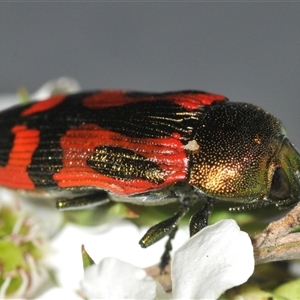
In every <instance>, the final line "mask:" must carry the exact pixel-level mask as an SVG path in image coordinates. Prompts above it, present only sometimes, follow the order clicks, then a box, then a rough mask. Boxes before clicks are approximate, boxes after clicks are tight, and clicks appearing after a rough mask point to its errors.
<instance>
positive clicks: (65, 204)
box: [56, 191, 110, 211]
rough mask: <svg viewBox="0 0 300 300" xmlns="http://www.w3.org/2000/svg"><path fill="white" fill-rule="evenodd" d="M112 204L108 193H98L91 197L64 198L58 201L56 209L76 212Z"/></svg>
mask: <svg viewBox="0 0 300 300" xmlns="http://www.w3.org/2000/svg"><path fill="white" fill-rule="evenodd" d="M108 202H110V200H109V198H108V196H107V193H106V192H104V191H97V192H96V193H93V194H90V195H81V196H78V197H74V198H63V199H58V200H57V201H56V207H57V208H58V209H59V210H62V211H63V210H74V209H82V208H87V207H93V206H98V205H103V204H106V203H108Z"/></svg>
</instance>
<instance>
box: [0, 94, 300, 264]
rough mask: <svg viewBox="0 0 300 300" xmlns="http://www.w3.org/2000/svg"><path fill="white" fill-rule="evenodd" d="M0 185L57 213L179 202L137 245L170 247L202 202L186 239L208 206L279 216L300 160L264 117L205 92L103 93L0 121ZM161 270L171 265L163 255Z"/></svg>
mask: <svg viewBox="0 0 300 300" xmlns="http://www.w3.org/2000/svg"><path fill="white" fill-rule="evenodd" d="M0 128H1V136H0V145H1V148H0V185H2V186H4V187H8V188H11V189H16V190H19V191H26V193H28V194H29V195H30V194H38V195H40V196H41V197H42V196H43V197H53V198H54V199H55V200H56V203H57V207H58V208H59V209H61V210H64V209H75V208H81V207H88V206H93V205H100V204H104V203H107V202H109V201H120V202H129V203H134V204H138V205H164V204H167V203H170V202H178V203H179V208H178V211H177V212H176V213H175V215H173V216H171V217H170V218H169V219H167V220H164V221H162V222H160V223H158V224H156V225H154V226H152V227H151V228H150V229H149V230H148V232H147V233H146V234H145V235H144V237H143V238H142V239H141V240H140V245H141V246H142V247H148V246H150V245H151V244H153V243H155V242H156V241H158V240H159V239H161V238H162V237H164V236H167V235H169V241H170V240H171V239H172V238H173V236H174V234H175V232H176V228H177V223H178V221H179V220H180V219H181V218H182V217H183V216H184V215H185V214H186V213H187V212H188V210H189V209H190V207H191V206H193V205H194V204H195V203H196V202H198V201H200V200H204V201H205V204H204V206H203V208H202V209H201V210H200V211H198V212H196V213H195V214H194V215H193V216H192V217H191V220H190V235H191V236H192V235H194V234H195V233H196V232H198V231H199V230H201V229H202V228H203V227H205V226H206V225H207V222H208V217H209V215H210V213H211V212H212V209H213V206H214V203H215V201H230V202H233V203H240V204H239V205H240V206H239V207H238V208H236V210H244V209H254V208H258V207H261V206H266V205H269V204H274V205H276V206H278V207H279V208H282V207H288V206H291V205H294V204H296V203H297V202H298V201H299V197H300V155H299V152H298V151H297V150H296V148H295V147H294V146H293V145H292V144H291V142H290V141H289V139H288V138H287V135H286V132H285V130H284V128H283V126H282V124H281V122H280V121H279V120H278V119H276V118H275V117H274V116H272V115H271V114H270V113H268V112H266V111H264V110H263V109H261V108H259V107H257V106H254V105H251V104H247V103H234V102H228V99H227V98H226V97H224V96H222V95H217V94H211V93H206V92H203V91H193V90H192V91H179V92H166V93H144V92H136V91H123V90H101V91H91V92H81V93H77V94H71V95H56V96H52V97H50V98H49V99H46V100H44V101H40V102H32V103H29V104H27V105H20V106H16V107H13V108H10V109H7V110H5V111H3V112H2V113H1V114H0ZM169 248H170V246H168V247H167V250H166V253H165V254H164V259H163V260H162V264H163V265H164V264H166V263H167V261H168V257H167V256H168V253H167V252H168V251H169V250H170V249H169Z"/></svg>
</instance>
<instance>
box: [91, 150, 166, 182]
mask: <svg viewBox="0 0 300 300" xmlns="http://www.w3.org/2000/svg"><path fill="white" fill-rule="evenodd" d="M87 164H88V166H89V167H91V168H92V169H94V170H96V171H97V172H98V173H100V174H103V175H106V176H111V177H113V178H116V179H122V180H133V179H144V180H147V181H149V182H152V183H156V184H159V183H162V182H164V177H165V173H164V172H163V170H162V169H161V168H160V167H159V166H158V165H157V164H156V163H154V162H152V161H150V160H149V159H147V158H146V157H144V156H142V155H140V154H136V153H134V152H133V151H132V150H128V149H124V148H120V147H112V146H101V147H97V148H96V149H95V150H94V152H93V154H92V155H91V157H90V158H89V159H88V160H87Z"/></svg>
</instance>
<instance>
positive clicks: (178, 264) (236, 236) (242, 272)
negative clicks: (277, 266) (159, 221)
mask: <svg viewBox="0 0 300 300" xmlns="http://www.w3.org/2000/svg"><path fill="white" fill-rule="evenodd" d="M253 270H254V256H253V247H252V244H251V240H250V238H249V236H248V234H247V233H245V232H242V231H240V228H239V227H238V225H237V224H236V222H235V221H234V220H222V221H220V222H218V223H216V224H214V225H211V226H207V227H206V228H204V229H202V230H201V231H200V232H199V233H197V234H196V235H194V236H193V237H192V238H190V239H189V240H188V241H187V242H186V243H185V244H184V245H183V246H182V247H181V248H180V249H178V250H177V251H176V252H175V253H174V259H173V261H172V281H173V293H172V298H174V299H180V298H181V299H183V298H184V299H192V298H193V299H217V298H218V297H219V296H220V295H221V294H222V293H223V292H224V291H226V290H227V289H229V288H231V287H234V286H237V285H240V284H242V283H244V282H245V281H247V279H248V278H249V277H250V276H251V274H252V273H253Z"/></svg>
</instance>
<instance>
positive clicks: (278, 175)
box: [269, 168, 291, 200]
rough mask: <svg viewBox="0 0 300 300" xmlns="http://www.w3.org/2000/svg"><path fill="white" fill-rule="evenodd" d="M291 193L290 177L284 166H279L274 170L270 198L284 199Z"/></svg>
mask: <svg viewBox="0 0 300 300" xmlns="http://www.w3.org/2000/svg"><path fill="white" fill-rule="evenodd" d="M290 195H291V187H290V183H289V179H288V177H287V175H286V173H285V172H284V170H283V169H282V168H277V169H276V170H275V172H274V175H273V179H272V185H271V190H270V195H269V196H270V198H271V199H274V200H284V199H287V198H289V197H290Z"/></svg>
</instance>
